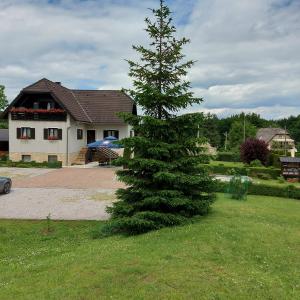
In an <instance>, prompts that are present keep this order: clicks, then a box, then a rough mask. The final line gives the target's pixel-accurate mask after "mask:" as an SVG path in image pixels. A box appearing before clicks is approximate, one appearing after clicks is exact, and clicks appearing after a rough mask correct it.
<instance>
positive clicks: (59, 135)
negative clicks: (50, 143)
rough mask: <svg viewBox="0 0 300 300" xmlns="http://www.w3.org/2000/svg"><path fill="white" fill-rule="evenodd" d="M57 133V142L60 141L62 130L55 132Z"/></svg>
mask: <svg viewBox="0 0 300 300" xmlns="http://www.w3.org/2000/svg"><path fill="white" fill-rule="evenodd" d="M57 133H58V136H57V138H58V139H59V140H62V129H58V130H57Z"/></svg>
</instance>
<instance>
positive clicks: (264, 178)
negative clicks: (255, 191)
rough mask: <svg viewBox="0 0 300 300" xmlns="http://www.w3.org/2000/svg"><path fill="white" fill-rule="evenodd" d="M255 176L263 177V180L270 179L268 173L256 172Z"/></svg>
mask: <svg viewBox="0 0 300 300" xmlns="http://www.w3.org/2000/svg"><path fill="white" fill-rule="evenodd" d="M256 177H257V178H259V179H263V180H270V179H272V176H271V175H270V174H265V173H258V174H257V175H256Z"/></svg>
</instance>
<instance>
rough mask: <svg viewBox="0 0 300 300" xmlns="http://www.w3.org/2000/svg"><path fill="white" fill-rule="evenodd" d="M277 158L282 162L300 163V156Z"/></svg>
mask: <svg viewBox="0 0 300 300" xmlns="http://www.w3.org/2000/svg"><path fill="white" fill-rule="evenodd" d="M279 159H280V162H283V163H295V162H296V163H300V157H280V158H279Z"/></svg>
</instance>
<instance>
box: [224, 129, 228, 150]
mask: <svg viewBox="0 0 300 300" xmlns="http://www.w3.org/2000/svg"><path fill="white" fill-rule="evenodd" d="M224 135H225V151H226V150H227V136H228V133H227V131H226V132H225V133H224Z"/></svg>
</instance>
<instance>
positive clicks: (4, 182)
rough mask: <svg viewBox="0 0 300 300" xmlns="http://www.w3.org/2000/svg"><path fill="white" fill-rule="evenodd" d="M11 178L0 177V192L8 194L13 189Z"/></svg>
mask: <svg viewBox="0 0 300 300" xmlns="http://www.w3.org/2000/svg"><path fill="white" fill-rule="evenodd" d="M11 185H12V182H11V179H10V178H8V177H0V193H2V194H8V193H9V192H10V189H11Z"/></svg>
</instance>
